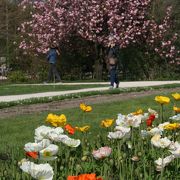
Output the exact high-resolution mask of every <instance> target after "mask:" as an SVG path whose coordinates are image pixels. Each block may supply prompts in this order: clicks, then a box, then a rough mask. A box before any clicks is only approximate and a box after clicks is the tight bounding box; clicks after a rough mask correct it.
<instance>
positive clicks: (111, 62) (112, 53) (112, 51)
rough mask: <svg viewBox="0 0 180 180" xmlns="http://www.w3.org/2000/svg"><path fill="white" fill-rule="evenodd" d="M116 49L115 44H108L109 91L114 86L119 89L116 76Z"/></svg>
mask: <svg viewBox="0 0 180 180" xmlns="http://www.w3.org/2000/svg"><path fill="white" fill-rule="evenodd" d="M117 50H118V47H117V46H115V44H110V48H109V51H108V56H107V58H108V59H107V63H108V69H109V74H110V89H112V88H113V87H114V83H115V84H116V88H118V87H119V79H118V74H117V68H118V58H117Z"/></svg>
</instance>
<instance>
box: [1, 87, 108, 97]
mask: <svg viewBox="0 0 180 180" xmlns="http://www.w3.org/2000/svg"><path fill="white" fill-rule="evenodd" d="M107 86H108V85H100V84H88V85H85V84H84V85H37V86H36V85H26V86H25V85H22V86H21V85H5V84H4V85H0V96H5V95H18V94H31V93H40V92H51V91H68V90H77V89H84V88H95V87H107Z"/></svg>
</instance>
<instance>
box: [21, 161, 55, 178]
mask: <svg viewBox="0 0 180 180" xmlns="http://www.w3.org/2000/svg"><path fill="white" fill-rule="evenodd" d="M20 168H21V169H22V170H23V171H24V172H26V173H28V174H30V175H31V176H32V177H33V178H35V179H38V180H43V179H44V180H52V179H53V175H54V172H53V169H52V167H51V166H50V165H49V164H47V163H46V164H35V163H33V162H30V161H24V162H22V164H21V166H20Z"/></svg>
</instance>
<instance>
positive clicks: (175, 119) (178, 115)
mask: <svg viewBox="0 0 180 180" xmlns="http://www.w3.org/2000/svg"><path fill="white" fill-rule="evenodd" d="M169 119H171V120H174V121H180V114H177V115H175V116H172V117H170V118H169Z"/></svg>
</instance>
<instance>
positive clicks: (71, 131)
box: [64, 124, 75, 134]
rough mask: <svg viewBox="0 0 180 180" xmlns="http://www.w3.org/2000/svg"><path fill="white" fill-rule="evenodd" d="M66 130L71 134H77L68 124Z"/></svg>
mask: <svg viewBox="0 0 180 180" xmlns="http://www.w3.org/2000/svg"><path fill="white" fill-rule="evenodd" d="M64 128H65V130H66V131H67V132H68V133H69V134H74V133H75V128H73V127H72V126H71V125H70V124H66V125H65V126H64Z"/></svg>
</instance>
